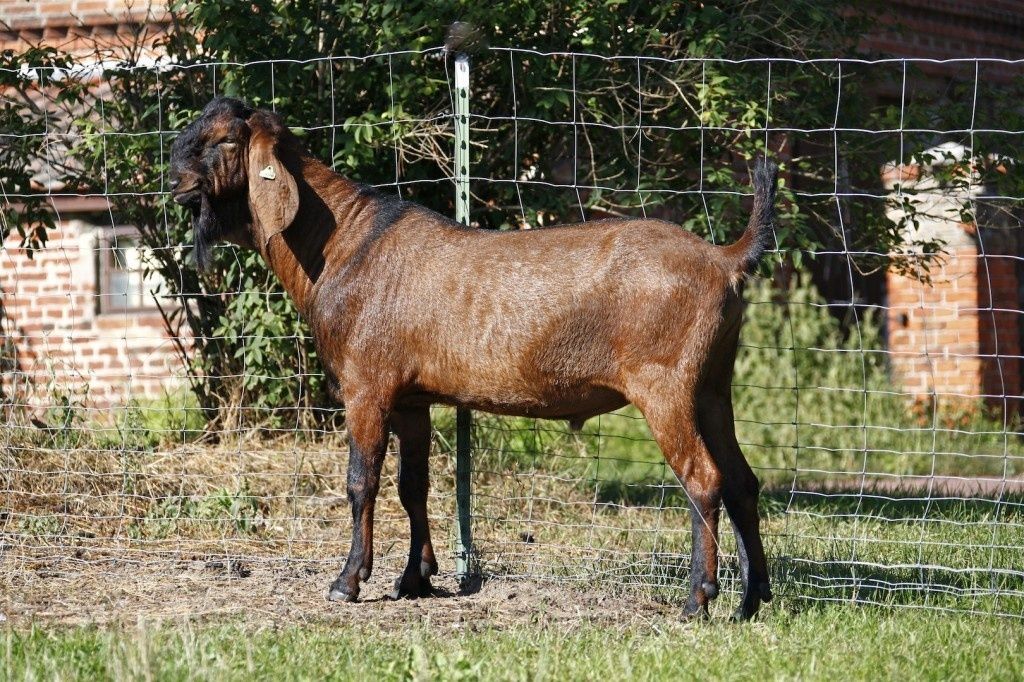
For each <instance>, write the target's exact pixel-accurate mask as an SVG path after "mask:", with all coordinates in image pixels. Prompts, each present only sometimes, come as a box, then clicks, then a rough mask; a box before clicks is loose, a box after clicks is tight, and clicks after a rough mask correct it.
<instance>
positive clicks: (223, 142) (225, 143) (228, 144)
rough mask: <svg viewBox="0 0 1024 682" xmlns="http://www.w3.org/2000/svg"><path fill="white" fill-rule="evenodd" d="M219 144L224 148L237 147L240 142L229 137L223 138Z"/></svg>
mask: <svg viewBox="0 0 1024 682" xmlns="http://www.w3.org/2000/svg"><path fill="white" fill-rule="evenodd" d="M217 146H218V147H221V148H223V149H234V148H235V147H237V146H238V143H237V142H235V141H234V140H231V139H228V140H221V141H220V142H218V143H217Z"/></svg>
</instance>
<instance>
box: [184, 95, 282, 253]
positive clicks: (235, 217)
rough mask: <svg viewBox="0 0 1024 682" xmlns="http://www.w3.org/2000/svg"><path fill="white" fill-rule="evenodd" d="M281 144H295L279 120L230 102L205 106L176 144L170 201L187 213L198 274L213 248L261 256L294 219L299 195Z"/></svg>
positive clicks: (277, 117) (216, 100)
mask: <svg viewBox="0 0 1024 682" xmlns="http://www.w3.org/2000/svg"><path fill="white" fill-rule="evenodd" d="M284 140H287V141H288V142H289V143H294V142H295V140H294V137H293V136H291V133H290V132H289V131H288V129H287V128H286V127H285V126H284V124H283V122H282V121H281V118H280V117H279V116H278V115H277V114H273V113H270V112H268V111H257V110H254V109H252V108H250V107H248V106H247V105H246V104H244V103H243V102H241V101H239V100H236V99H231V98H227V97H218V98H216V99H214V100H212V101H211V102H210V103H209V104H207V105H206V108H205V109H203V113H202V115H200V117H199V118H197V119H196V120H195V121H193V122H192V123H191V124H189V125H188V127H186V128H185V129H184V130H182V131H181V132H180V133H179V134H178V137H177V138H176V139H175V140H174V144H173V145H172V146H171V166H170V186H171V196H172V197H173V198H174V200H175V201H176V202H178V203H179V204H182V205H183V206H187V207H188V208H190V209H191V211H192V217H193V225H192V231H193V237H194V240H195V258H196V263H197V264H198V265H199V267H200V268H206V267H207V266H208V265H209V262H210V247H211V246H213V245H214V244H216V243H217V242H219V241H221V240H226V241H231V242H234V243H236V244H239V245H242V246H247V247H251V248H259V249H263V248H265V246H266V244H267V242H268V241H269V240H270V238H271V237H273V236H274V235H275V234H278V233H280V232H283V231H284V230H285V229H286V228H287V227H288V226H289V225H290V224H291V223H292V221H293V220H294V219H295V214H296V213H297V211H298V207H299V195H298V190H297V188H296V184H295V178H294V177H293V176H292V174H291V172H289V171H288V170H287V169H286V168H285V164H284V163H282V161H281V158H280V154H279V147H280V146H281V143H282V141H284Z"/></svg>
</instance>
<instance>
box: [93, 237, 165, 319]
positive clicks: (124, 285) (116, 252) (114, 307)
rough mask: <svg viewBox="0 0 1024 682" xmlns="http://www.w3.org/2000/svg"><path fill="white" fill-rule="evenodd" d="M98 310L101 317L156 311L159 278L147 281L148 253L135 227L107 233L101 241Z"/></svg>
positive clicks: (155, 276)
mask: <svg viewBox="0 0 1024 682" xmlns="http://www.w3.org/2000/svg"><path fill="white" fill-rule="evenodd" d="M97 257H98V263H97V265H98V267H97V268H96V274H97V282H96V284H97V287H96V291H97V308H98V311H99V312H100V313H121V312H141V311H145V310H155V309H156V304H155V303H154V302H153V294H152V292H153V291H154V290H159V289H160V288H161V286H160V284H161V282H160V277H159V275H156V274H155V273H154V274H150V275H149V277H146V273H145V266H146V257H147V249H146V247H145V246H143V245H142V243H141V240H140V239H139V233H138V231H137V230H135V228H132V227H127V228H126V227H117V228H114V229H113V230H103V231H102V232H101V233H100V238H99V240H98V249H97Z"/></svg>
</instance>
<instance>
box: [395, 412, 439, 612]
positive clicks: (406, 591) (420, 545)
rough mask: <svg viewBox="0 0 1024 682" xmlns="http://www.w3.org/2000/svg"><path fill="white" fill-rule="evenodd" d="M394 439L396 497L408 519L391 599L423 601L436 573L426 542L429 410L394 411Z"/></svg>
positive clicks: (428, 477) (429, 548)
mask: <svg viewBox="0 0 1024 682" xmlns="http://www.w3.org/2000/svg"><path fill="white" fill-rule="evenodd" d="M391 426H392V430H393V431H394V432H395V435H396V436H398V454H399V463H398V496H399V498H400V499H401V500H402V506H403V507H404V508H405V511H406V513H407V514H408V515H409V531H410V533H409V563H408V565H407V566H406V567H405V571H404V572H403V573H402V575H401V577H400V578H398V580H397V581H395V588H394V590H393V591H392V593H391V598H392V599H398V598H400V597H403V596H404V597H423V596H427V595H429V594H430V593H431V586H430V576H432V575H435V574H436V573H437V559H436V558H435V557H434V546H433V544H432V543H431V542H430V524H429V522H428V520H427V493H428V491H429V490H430V476H429V467H428V458H429V456H430V409H429V408H427V407H423V408H413V409H406V410H401V411H396V412H395V414H394V416H393V417H392V419H391Z"/></svg>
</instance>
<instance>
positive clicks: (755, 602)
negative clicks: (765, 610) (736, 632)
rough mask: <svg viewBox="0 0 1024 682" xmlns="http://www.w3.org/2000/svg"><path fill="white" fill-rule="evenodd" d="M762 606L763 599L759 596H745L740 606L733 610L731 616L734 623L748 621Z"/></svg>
mask: <svg viewBox="0 0 1024 682" xmlns="http://www.w3.org/2000/svg"><path fill="white" fill-rule="evenodd" d="M760 608H761V600H760V599H758V598H757V597H744V599H743V601H741V602H740V605H739V607H738V608H737V609H736V610H735V611H733V613H732V616H731V617H730V618H729V620H731V621H732V622H734V623H742V622H744V621H748V620H750V619H752V618H753V617H754V616H756V615H757V612H758V611H759V610H760Z"/></svg>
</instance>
